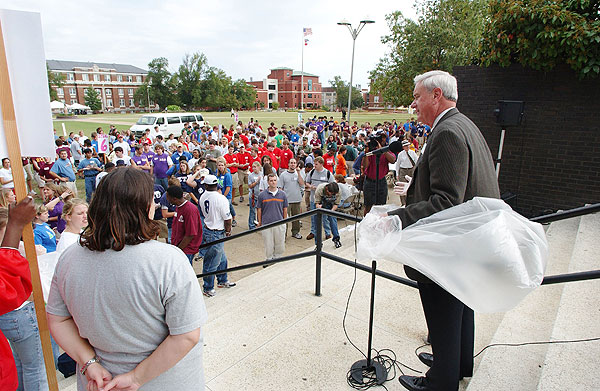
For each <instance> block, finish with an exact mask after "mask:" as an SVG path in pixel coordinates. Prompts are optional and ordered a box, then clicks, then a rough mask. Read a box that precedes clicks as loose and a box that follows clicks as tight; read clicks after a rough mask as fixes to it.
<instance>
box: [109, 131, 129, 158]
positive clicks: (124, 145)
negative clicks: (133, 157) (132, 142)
mask: <svg viewBox="0 0 600 391" xmlns="http://www.w3.org/2000/svg"><path fill="white" fill-rule="evenodd" d="M113 147H115V150H116V149H117V147H121V148H122V149H123V153H124V154H125V155H126V156H129V155H130V153H129V152H130V151H131V147H130V146H129V144H127V141H125V140H123V135H122V134H119V135H118V136H117V141H116V142H115V143H113Z"/></svg>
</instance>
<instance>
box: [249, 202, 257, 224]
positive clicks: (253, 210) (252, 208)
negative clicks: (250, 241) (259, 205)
mask: <svg viewBox="0 0 600 391" xmlns="http://www.w3.org/2000/svg"><path fill="white" fill-rule="evenodd" d="M254 220H256V207H255V206H254V197H252V196H250V212H249V213H248V228H249V229H254V228H256V224H254Z"/></svg>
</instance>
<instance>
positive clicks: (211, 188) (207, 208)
mask: <svg viewBox="0 0 600 391" xmlns="http://www.w3.org/2000/svg"><path fill="white" fill-rule="evenodd" d="M202 183H203V184H204V188H205V191H204V193H202V196H200V201H199V202H198V207H199V209H200V213H202V217H204V227H203V229H202V243H203V244H204V243H209V242H213V241H215V240H218V239H221V238H224V237H225V236H230V235H231V220H232V217H231V212H230V209H229V201H228V200H227V198H226V197H225V196H224V195H223V194H221V192H219V191H217V188H218V179H217V177H216V176H214V175H207V176H205V177H204V180H203V181H202ZM225 269H227V256H226V255H225V246H224V244H223V243H218V244H213V245H212V246H210V247H208V248H207V249H206V253H205V254H204V266H203V267H202V273H210V272H214V271H216V270H225ZM214 284H215V278H214V276H208V277H204V287H203V293H204V296H206V297H213V296H214V295H215V294H216V293H215V289H214ZM234 286H235V283H233V282H229V280H228V279H227V273H221V274H217V287H218V288H231V287H234Z"/></svg>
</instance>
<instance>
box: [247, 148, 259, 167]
mask: <svg viewBox="0 0 600 391" xmlns="http://www.w3.org/2000/svg"><path fill="white" fill-rule="evenodd" d="M250 155H251V156H252V162H251V163H250V166H252V164H254V162H259V163H260V166H261V167H262V154H260V153H259V150H258V148H257V147H252V149H251V150H250Z"/></svg>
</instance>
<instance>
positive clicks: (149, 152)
mask: <svg viewBox="0 0 600 391" xmlns="http://www.w3.org/2000/svg"><path fill="white" fill-rule="evenodd" d="M162 147H163V148H164V147H165V146H164V145H162ZM142 148H143V149H142V155H144V156H146V157H147V158H148V161H149V162H151V161H152V159H154V155H156V154H155V153H154V152H152V149H151V148H150V144H148V143H147V142H145V143H144V145H143V146H142Z"/></svg>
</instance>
